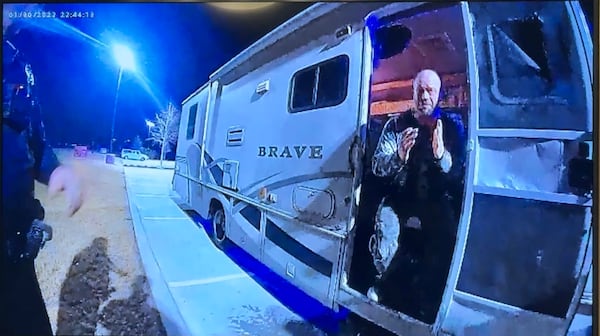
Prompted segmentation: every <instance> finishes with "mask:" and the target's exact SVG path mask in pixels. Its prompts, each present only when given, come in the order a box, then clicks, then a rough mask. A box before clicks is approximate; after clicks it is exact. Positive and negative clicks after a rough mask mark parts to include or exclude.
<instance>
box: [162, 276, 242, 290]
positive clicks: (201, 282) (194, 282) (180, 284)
mask: <svg viewBox="0 0 600 336" xmlns="http://www.w3.org/2000/svg"><path fill="white" fill-rule="evenodd" d="M248 277H250V276H249V275H248V274H247V273H238V274H231V275H224V276H218V277H212V278H204V279H197V280H187V281H172V282H169V287H171V288H175V287H188V286H199V285H208V284H211V283H217V282H224V281H229V280H235V279H244V278H248Z"/></svg>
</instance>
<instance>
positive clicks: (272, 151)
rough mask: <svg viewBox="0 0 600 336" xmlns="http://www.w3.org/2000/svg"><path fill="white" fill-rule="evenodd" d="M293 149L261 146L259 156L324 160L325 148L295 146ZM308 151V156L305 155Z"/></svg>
mask: <svg viewBox="0 0 600 336" xmlns="http://www.w3.org/2000/svg"><path fill="white" fill-rule="evenodd" d="M293 148H294V150H293V151H292V150H291V149H290V146H284V147H283V148H281V147H277V146H268V147H267V146H259V147H258V156H259V157H275V158H293V157H296V158H298V159H301V158H303V157H308V158H309V159H322V158H323V146H293ZM307 149H309V153H308V156H306V155H304V153H305V152H306V150H307Z"/></svg>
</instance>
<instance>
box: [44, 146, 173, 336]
mask: <svg viewBox="0 0 600 336" xmlns="http://www.w3.org/2000/svg"><path fill="white" fill-rule="evenodd" d="M57 155H58V156H59V158H60V159H61V161H62V162H63V163H69V164H72V165H73V167H75V169H76V170H77V171H79V172H80V173H81V174H82V176H83V178H84V180H85V183H86V188H85V190H84V192H85V195H86V202H85V204H84V206H83V207H82V208H81V209H80V211H79V212H78V213H77V214H75V215H74V216H73V217H71V218H69V217H67V216H66V215H65V213H64V211H65V209H66V203H65V201H64V199H63V198H62V197H61V196H59V197H56V198H53V199H48V197H47V188H46V187H45V186H43V185H41V184H38V185H36V197H37V198H39V199H40V200H41V201H42V203H43V204H44V207H45V209H46V222H47V223H48V224H50V225H51V226H52V227H53V229H54V238H53V240H52V241H50V242H48V243H47V244H46V246H45V247H44V249H43V250H42V251H41V252H40V255H39V257H38V259H37V260H36V271H37V274H38V278H39V280H40V287H41V289H42V293H43V295H44V299H45V301H46V306H47V308H48V314H49V316H50V321H51V323H52V329H53V330H54V331H55V333H56V334H57V335H84V334H87V335H89V334H95V335H166V332H165V330H164V327H163V325H162V322H161V319H160V315H159V314H158V312H157V311H156V309H155V308H154V307H155V305H154V303H153V302H152V301H151V297H150V296H149V289H148V284H147V281H146V278H145V275H144V270H143V268H142V265H141V260H140V257H139V252H138V250H137V245H136V241H135V236H134V232H133V227H132V223H131V218H130V214H129V210H128V209H129V207H128V201H127V195H126V190H125V179H124V176H123V170H122V166H120V165H107V164H105V163H104V161H103V156H92V157H90V158H85V159H79V158H78V159H75V158H72V155H71V152H70V151H68V150H67V151H65V150H59V151H57Z"/></svg>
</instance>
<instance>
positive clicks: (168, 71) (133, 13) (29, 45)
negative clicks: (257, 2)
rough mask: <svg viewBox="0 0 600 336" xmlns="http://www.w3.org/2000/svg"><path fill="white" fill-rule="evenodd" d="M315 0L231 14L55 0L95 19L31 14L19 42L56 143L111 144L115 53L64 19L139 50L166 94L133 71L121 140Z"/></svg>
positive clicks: (125, 87) (57, 8)
mask: <svg viewBox="0 0 600 336" xmlns="http://www.w3.org/2000/svg"><path fill="white" fill-rule="evenodd" d="M309 5H310V4H308V3H277V4H274V5H272V6H271V7H268V8H265V9H259V10H256V11H249V12H232V11H225V10H223V9H219V8H215V7H212V6H209V5H206V4H201V3H154V4H139V3H120V4H87V5H79V4H77V5H73V4H51V5H44V10H45V11H54V12H56V14H57V16H60V12H61V11H71V12H72V11H81V12H89V13H91V12H93V13H94V18H71V19H63V22H65V23H66V24H67V25H61V24H57V23H56V22H55V23H53V24H51V23H49V22H50V19H44V18H37V19H35V18H31V19H28V20H29V21H27V22H29V24H28V25H27V27H26V28H23V29H22V30H21V32H20V33H19V34H18V35H17V37H16V38H14V41H15V42H16V43H15V44H17V47H18V48H19V49H21V50H22V52H24V53H25V54H26V55H27V56H28V58H29V59H30V62H31V63H32V66H33V70H34V73H35V75H36V82H37V83H36V85H37V86H38V91H39V98H40V102H41V104H42V108H43V112H44V120H45V123H46V132H47V135H48V138H49V140H50V141H51V142H52V143H57V142H61V143H63V142H66V143H79V144H90V143H91V142H92V141H94V142H96V143H98V144H108V139H109V138H110V125H111V120H112V113H113V106H114V101H115V93H116V87H117V78H118V66H117V64H116V62H115V61H114V59H113V56H112V50H111V49H110V48H107V47H103V46H102V45H98V44H97V43H94V42H92V40H91V39H86V38H83V37H81V36H82V35H81V34H78V33H74V32H73V31H75V30H73V31H72V32H69V29H65V28H56V26H58V27H60V26H63V27H69V26H72V27H74V28H76V29H77V30H78V31H81V32H83V33H85V34H87V35H89V36H90V37H92V38H94V39H96V40H98V41H100V42H102V43H104V44H106V45H109V44H110V43H111V41H118V42H120V43H124V44H126V45H127V46H129V47H130V48H131V49H132V51H133V52H134V54H135V58H136V64H137V67H138V68H139V72H140V73H141V74H143V76H145V77H146V78H147V81H148V82H149V84H150V85H151V88H152V92H153V93H154V95H155V96H156V97H157V99H153V97H152V96H151V95H150V94H148V93H146V90H145V89H144V86H143V85H141V83H140V81H139V80H138V79H136V77H135V76H133V75H132V74H130V73H127V72H124V75H123V80H122V82H121V90H120V93H119V99H118V107H117V122H116V127H115V137H116V138H118V139H119V140H118V142H121V141H122V140H124V139H128V138H129V139H131V138H133V137H135V136H136V135H140V136H141V137H142V138H145V137H146V135H147V128H146V125H145V119H146V118H148V119H152V118H153V116H154V114H155V113H156V112H158V107H157V104H156V103H155V101H157V100H158V102H159V103H161V104H166V102H167V101H168V100H169V99H172V101H173V102H174V103H175V104H177V105H180V103H181V101H182V100H183V99H185V98H186V97H187V96H189V95H190V94H191V93H192V92H193V91H194V90H196V89H197V88H198V87H200V86H201V85H202V84H204V83H205V82H206V81H207V79H208V76H209V75H210V74H211V73H212V72H213V71H215V70H216V69H217V68H219V67H220V66H221V65H223V64H224V63H226V62H227V61H229V60H230V59H231V58H232V57H234V56H235V55H237V54H238V53H239V52H241V51H242V50H243V49H245V48H246V47H248V46H249V45H250V44H252V43H253V42H255V41H256V40H258V39H260V38H261V37H262V36H264V35H265V34H266V33H268V32H269V31H271V30H273V29H274V28H275V27H277V26H278V25H280V24H281V23H283V22H285V21H286V20H287V19H289V18H290V17H292V16H294V15H295V14H296V13H298V12H300V11H301V10H303V9H305V8H306V7H308V6H309Z"/></svg>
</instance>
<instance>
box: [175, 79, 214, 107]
mask: <svg viewBox="0 0 600 336" xmlns="http://www.w3.org/2000/svg"><path fill="white" fill-rule="evenodd" d="M209 84H210V81H206V83H204V84H203V85H202V86H201V87H199V88H197V89H196V90H195V91H194V92H192V94H190V95H189V96H187V98H185V99H184V100H183V101H182V102H181V105H183V104H185V103H187V102H188V101H189V100H190V99H192V98H193V97H194V96H196V95H197V94H198V92H200V91H202V90H204V89H206V87H207V86H208V85H209Z"/></svg>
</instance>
